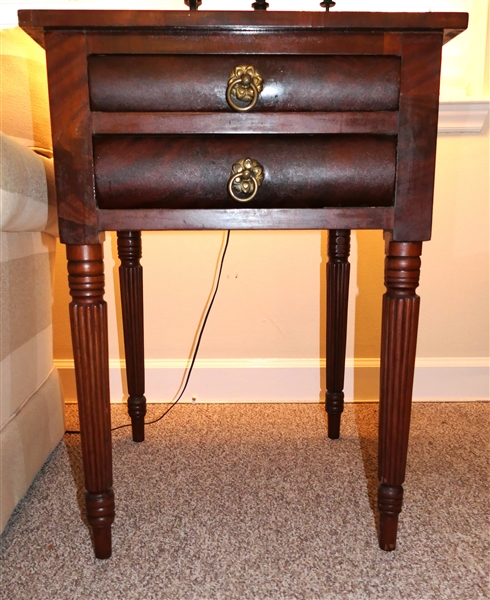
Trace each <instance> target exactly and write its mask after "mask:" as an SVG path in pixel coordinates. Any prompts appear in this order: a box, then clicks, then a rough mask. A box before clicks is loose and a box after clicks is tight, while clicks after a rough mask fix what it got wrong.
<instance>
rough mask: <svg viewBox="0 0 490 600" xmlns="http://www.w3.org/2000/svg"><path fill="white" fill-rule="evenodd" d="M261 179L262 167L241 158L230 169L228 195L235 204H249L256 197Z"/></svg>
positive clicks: (250, 159)
mask: <svg viewBox="0 0 490 600" xmlns="http://www.w3.org/2000/svg"><path fill="white" fill-rule="evenodd" d="M263 179H264V169H263V168H262V166H261V165H260V164H259V163H258V162H257V161H256V160H255V159H253V158H242V159H240V160H239V161H237V162H236V163H235V164H234V165H233V167H232V168H231V175H230V179H229V181H228V193H229V194H230V196H231V197H232V198H233V200H236V201H237V202H250V200H253V199H254V198H255V196H256V195H257V192H258V191H259V187H260V186H261V185H262V181H263ZM238 194H240V195H238Z"/></svg>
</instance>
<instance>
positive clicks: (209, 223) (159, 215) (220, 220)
mask: <svg viewBox="0 0 490 600" xmlns="http://www.w3.org/2000/svg"><path fill="white" fill-rule="evenodd" d="M97 214H98V219H99V228H100V229H102V230H103V229H108V230H119V231H120V230H124V229H130V228H131V227H133V228H135V229H136V228H137V229H141V230H149V231H157V230H162V229H169V230H181V229H194V230H200V229H201V230H202V229H218V230H221V229H336V228H339V229H345V228H347V227H349V226H350V227H352V228H353V229H385V230H390V229H392V228H393V223H394V221H393V215H394V209H393V208H392V207H388V208H371V207H369V208H313V209H308V208H297V209H280V208H271V209H267V208H261V209H252V208H230V209H221V210H219V209H217V210H212V209H207V210H179V209H138V210H131V209H129V210H117V209H110V210H99V211H98V212H97Z"/></svg>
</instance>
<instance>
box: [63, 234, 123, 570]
mask: <svg viewBox="0 0 490 600" xmlns="http://www.w3.org/2000/svg"><path fill="white" fill-rule="evenodd" d="M66 254H67V258H68V282H69V286H70V294H71V296H72V302H71V303H70V321H71V332H72V341H73V354H74V359H75V374H76V381H77V396H78V408H79V415H80V431H81V443H82V455H83V470H84V475H85V488H86V490H87V492H86V495H85V502H86V508H87V520H88V523H89V525H90V526H91V527H92V532H93V539H94V550H95V556H96V557H97V558H109V557H110V555H111V524H112V522H113V521H114V493H113V491H112V449H111V411H110V395H109V356H108V335H107V305H106V303H105V301H104V262H103V254H102V245H101V244H94V245H73V246H72V245H70V246H67V247H66Z"/></svg>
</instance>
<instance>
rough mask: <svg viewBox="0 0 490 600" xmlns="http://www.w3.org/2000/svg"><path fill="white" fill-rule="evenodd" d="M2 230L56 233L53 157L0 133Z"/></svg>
mask: <svg viewBox="0 0 490 600" xmlns="http://www.w3.org/2000/svg"><path fill="white" fill-rule="evenodd" d="M0 160H1V162H0V169H1V171H0V172H1V174H2V181H1V195H2V197H1V200H0V230H1V231H47V232H48V233H51V234H52V235H56V208H55V198H54V193H53V189H54V187H53V165H52V160H49V159H47V158H45V157H41V156H39V155H38V154H36V153H35V152H33V151H32V150H29V149H28V148H25V147H24V146H22V145H21V144H19V143H18V142H17V141H15V140H14V139H12V138H10V137H9V136H7V135H5V134H3V133H0Z"/></svg>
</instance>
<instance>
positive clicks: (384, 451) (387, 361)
mask: <svg viewBox="0 0 490 600" xmlns="http://www.w3.org/2000/svg"><path fill="white" fill-rule="evenodd" d="M387 244H388V245H387V252H386V261H385V285H386V293H385V295H384V297H383V325H382V340H381V383H380V402H379V455H378V476H379V482H380V484H379V487H378V508H379V513H380V539H379V545H380V548H381V549H382V550H394V549H395V546H396V533H397V527H398V515H399V514H400V511H401V509H402V502H403V487H402V483H403V482H404V480H405V467H406V462H407V449H408V434H409V429H410V413H411V406H412V388H413V376H414V370H415V350H416V344H417V327H418V317H419V303H420V298H419V297H418V296H417V294H416V293H415V290H416V288H417V286H418V284H419V276H420V255H421V253H422V243H421V242H388V243H387Z"/></svg>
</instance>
